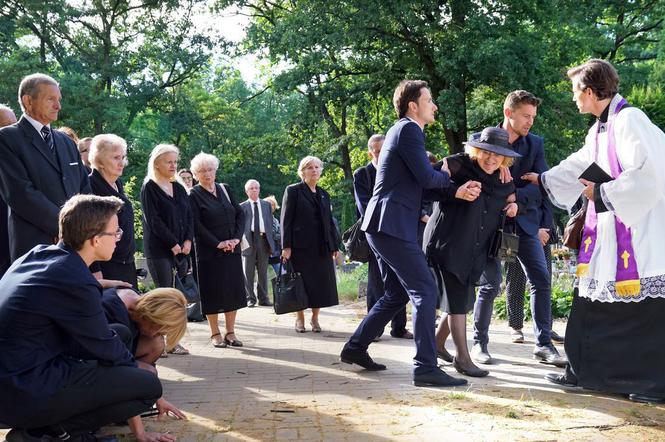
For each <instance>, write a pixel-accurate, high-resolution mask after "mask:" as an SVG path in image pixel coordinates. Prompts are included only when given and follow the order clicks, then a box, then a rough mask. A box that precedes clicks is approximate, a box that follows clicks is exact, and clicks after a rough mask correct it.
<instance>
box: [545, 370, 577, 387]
mask: <svg viewBox="0 0 665 442" xmlns="http://www.w3.org/2000/svg"><path fill="white" fill-rule="evenodd" d="M545 379H546V380H548V381H550V382H551V383H553V384H557V385H561V386H562V387H577V379H571V378H570V377H568V376H566V374H565V373H564V374H559V373H547V374H546V375H545Z"/></svg>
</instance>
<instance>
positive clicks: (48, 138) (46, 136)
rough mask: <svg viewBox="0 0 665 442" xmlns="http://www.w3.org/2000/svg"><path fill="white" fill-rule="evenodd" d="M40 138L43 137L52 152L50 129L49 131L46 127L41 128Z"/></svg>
mask: <svg viewBox="0 0 665 442" xmlns="http://www.w3.org/2000/svg"><path fill="white" fill-rule="evenodd" d="M42 137H44V141H45V142H46V145H47V146H48V148H49V149H51V152H53V147H54V145H53V137H52V136H51V129H49V127H48V126H42Z"/></svg>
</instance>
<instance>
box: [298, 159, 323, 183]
mask: <svg viewBox="0 0 665 442" xmlns="http://www.w3.org/2000/svg"><path fill="white" fill-rule="evenodd" d="M312 163H318V164H319V166H321V172H323V161H321V160H320V159H319V158H318V157H315V156H312V155H307V156H306V157H305V158H303V159H302V160H300V164H299V165H298V176H299V177H300V179H302V171H303V170H305V169H306V168H307V167H308V166H309V165H310V164H312Z"/></svg>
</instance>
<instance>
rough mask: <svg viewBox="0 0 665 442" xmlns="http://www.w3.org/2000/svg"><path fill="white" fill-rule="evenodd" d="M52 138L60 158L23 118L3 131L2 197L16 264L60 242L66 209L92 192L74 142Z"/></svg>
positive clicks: (0, 146) (0, 137) (56, 134)
mask: <svg viewBox="0 0 665 442" xmlns="http://www.w3.org/2000/svg"><path fill="white" fill-rule="evenodd" d="M51 133H52V134H53V141H54V143H55V149H56V155H53V153H52V152H51V150H50V149H49V147H48V145H47V144H46V142H45V141H44V139H43V138H42V136H41V135H40V134H39V133H38V132H37V130H36V129H35V128H34V126H33V125H32V124H30V122H29V121H28V120H26V119H25V118H23V117H21V119H20V120H19V121H18V123H16V124H13V125H11V126H6V127H4V128H2V129H0V159H1V161H0V192H1V193H2V197H3V198H4V200H5V202H6V203H7V205H8V206H9V227H8V229H9V248H10V253H11V258H12V261H13V260H16V259H17V258H18V257H19V256H21V255H23V254H24V253H26V252H28V251H29V250H30V249H32V248H33V247H34V246H36V245H37V244H53V243H54V242H56V241H57V237H58V214H59V213H60V208H61V207H62V205H63V204H64V203H65V201H67V200H68V199H69V198H71V197H72V196H74V195H76V194H77V193H90V192H91V190H90V182H89V179H88V172H87V171H86V169H85V167H84V166H83V162H82V161H81V157H80V155H79V152H78V149H77V148H76V146H75V145H74V142H73V141H72V140H70V139H69V138H68V137H67V136H66V135H65V134H63V133H61V132H59V131H57V130H52V131H51Z"/></svg>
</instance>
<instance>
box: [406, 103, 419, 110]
mask: <svg viewBox="0 0 665 442" xmlns="http://www.w3.org/2000/svg"><path fill="white" fill-rule="evenodd" d="M407 106H408V107H409V110H410V111H411V112H416V111H417V110H418V103H416V102H415V101H409V103H408V104H407Z"/></svg>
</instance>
